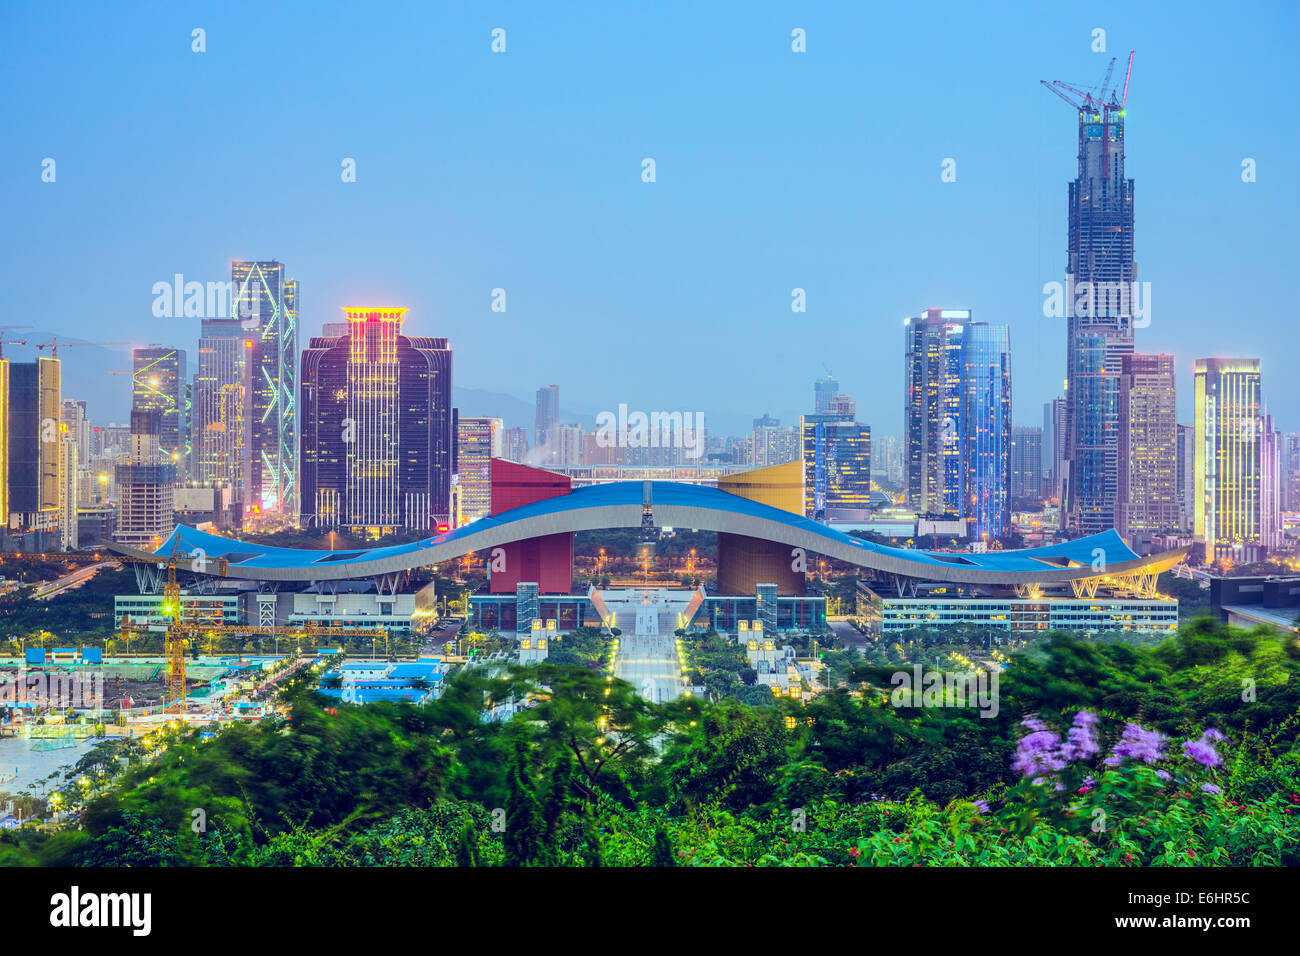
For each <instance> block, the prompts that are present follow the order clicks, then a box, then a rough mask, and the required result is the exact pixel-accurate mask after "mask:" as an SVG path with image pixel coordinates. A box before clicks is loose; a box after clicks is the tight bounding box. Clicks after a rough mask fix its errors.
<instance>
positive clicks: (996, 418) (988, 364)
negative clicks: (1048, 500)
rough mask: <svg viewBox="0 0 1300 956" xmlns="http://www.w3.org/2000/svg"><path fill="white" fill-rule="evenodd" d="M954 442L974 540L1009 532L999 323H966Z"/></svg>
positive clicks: (1004, 345)
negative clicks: (957, 422)
mask: <svg viewBox="0 0 1300 956" xmlns="http://www.w3.org/2000/svg"><path fill="white" fill-rule="evenodd" d="M961 377H962V382H961V395H962V403H961V413H960V419H959V423H960V432H959V436H960V437H959V445H960V449H961V451H960V455H959V460H960V461H961V464H962V468H963V475H962V494H963V510H962V511H961V512H959V513H960V514H961V515H962V516H963V517H966V518H971V519H973V520H972V522H971V526H970V535H971V537H972V538H974V539H975V540H977V541H988V540H990V539H996V538H1000V537H1002V536H1003V535H1006V534H1009V533H1010V531H1011V339H1010V335H1009V333H1008V331H1007V327H1006V326H1005V325H989V324H987V323H985V322H971V323H969V324H968V325H967V326H966V331H965V335H964V336H963V341H962V349H961Z"/></svg>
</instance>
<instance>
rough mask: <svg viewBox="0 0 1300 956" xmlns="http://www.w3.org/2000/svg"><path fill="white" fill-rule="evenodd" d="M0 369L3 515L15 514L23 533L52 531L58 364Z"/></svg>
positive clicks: (58, 420) (22, 364) (56, 487)
mask: <svg viewBox="0 0 1300 956" xmlns="http://www.w3.org/2000/svg"><path fill="white" fill-rule="evenodd" d="M4 364H5V365H7V366H8V379H9V381H8V388H7V390H6V391H7V393H8V396H7V401H6V402H5V405H6V409H7V415H6V416H4V417H6V418H7V419H8V422H7V428H8V438H9V441H8V463H7V464H8V499H9V502H8V510H9V514H10V515H13V514H17V515H19V516H20V518H19V522H20V524H21V526H22V527H24V528H31V529H33V530H42V531H52V530H53V529H54V523H55V513H56V511H57V510H58V507H59V454H60V451H59V449H60V445H61V437H62V434H63V432H62V429H61V423H62V416H63V398H62V394H61V389H62V364H61V362H60V360H59V359H56V358H38V359H37V360H36V361H35V362H9V361H8V360H4ZM10 524H11V525H12V524H13V522H12V520H11V521H10Z"/></svg>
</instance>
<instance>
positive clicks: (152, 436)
mask: <svg viewBox="0 0 1300 956" xmlns="http://www.w3.org/2000/svg"><path fill="white" fill-rule="evenodd" d="M161 432H162V415H161V413H160V412H159V411H158V410H157V409H155V408H137V409H133V410H132V412H131V450H130V451H129V452H128V453H127V454H125V455H123V456H122V458H121V459H120V460H119V462H118V465H117V469H116V471H117V476H116V481H117V525H116V527H115V528H114V529H113V540H115V541H118V542H120V543H122V544H126V545H130V546H131V547H133V548H139V549H141V550H153V549H155V548H157V547H158V546H159V545H161V544H162V542H163V541H165V540H166V539H167V536H168V535H170V534H171V533H172V528H173V527H174V525H175V493H176V465H175V463H173V461H172V460H171V452H168V451H166V450H165V449H164V448H163V447H162V439H161Z"/></svg>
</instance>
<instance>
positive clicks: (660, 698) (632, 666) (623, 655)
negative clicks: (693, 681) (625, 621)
mask: <svg viewBox="0 0 1300 956" xmlns="http://www.w3.org/2000/svg"><path fill="white" fill-rule="evenodd" d="M614 674H615V676H616V677H620V678H622V679H623V680H625V681H627V682H628V683H629V684H631V685H632V686H633V687H635V688H636V689H637V690H638V691H639V692H640V694H641V696H642V697H644V698H645V699H646V700H648V701H651V702H653V703H666V702H668V701H670V700H676V699H677V698H678V697H680V696H681V694H682V672H681V665H680V664H678V662H677V647H676V644H675V643H674V639H673V635H672V634H671V633H668V634H659V635H655V636H647V635H644V634H625V635H624V636H623V637H620V638H619V643H618V659H617V660H616V661H615V666H614Z"/></svg>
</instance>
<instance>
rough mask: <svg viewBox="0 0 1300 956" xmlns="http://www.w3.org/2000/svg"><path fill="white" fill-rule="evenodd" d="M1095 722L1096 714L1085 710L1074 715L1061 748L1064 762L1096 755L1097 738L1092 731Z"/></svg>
mask: <svg viewBox="0 0 1300 956" xmlns="http://www.w3.org/2000/svg"><path fill="white" fill-rule="evenodd" d="M1096 722H1097V715H1096V714H1093V713H1090V712H1089V711H1086V710H1081V711H1079V712H1078V713H1077V714H1075V715H1074V725H1073V726H1072V727H1071V728H1070V732H1069V734H1068V735H1067V737H1066V741H1065V746H1064V747H1062V748H1061V758H1062V759H1063V760H1064V761H1065V762H1066V763H1073V762H1074V761H1076V760H1089V759H1091V758H1092V757H1095V756H1097V738H1096V737H1095V736H1094V735H1093V732H1092V725H1093V724H1095V723H1096Z"/></svg>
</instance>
